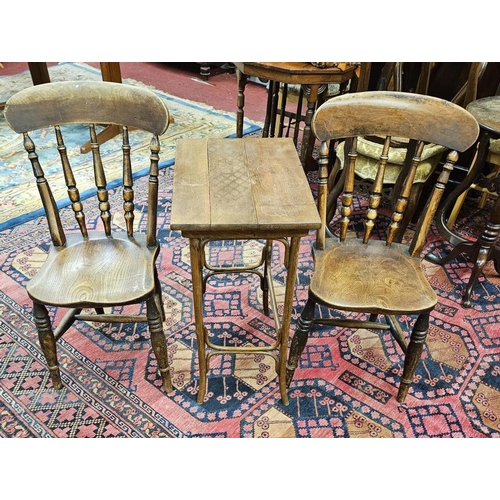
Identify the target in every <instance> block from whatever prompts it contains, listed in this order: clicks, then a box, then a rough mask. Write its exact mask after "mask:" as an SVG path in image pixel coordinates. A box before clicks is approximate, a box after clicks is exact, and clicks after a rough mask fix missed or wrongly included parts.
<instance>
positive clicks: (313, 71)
mask: <svg viewBox="0 0 500 500" xmlns="http://www.w3.org/2000/svg"><path fill="white" fill-rule="evenodd" d="M234 65H235V67H236V72H237V78H238V98H237V113H236V118H237V120H236V136H237V137H242V134H243V118H244V104H245V85H246V81H247V76H256V77H259V78H263V79H266V80H270V81H271V83H272V84H273V85H272V88H271V89H270V91H269V92H270V93H269V97H270V100H269V101H268V109H267V113H266V121H265V125H264V129H263V137H267V135H268V131H269V126H270V125H271V127H274V118H275V114H274V110H275V109H276V102H277V94H278V87H279V82H282V83H285V84H300V85H308V86H309V90H310V92H309V94H308V96H307V111H306V115H305V120H304V132H303V138H302V149H301V157H300V159H301V161H302V165H304V167H305V168H306V169H307V170H309V169H311V170H312V169H315V168H316V167H317V165H316V163H315V161H314V160H313V159H312V150H313V146H314V138H313V137H312V135H311V119H312V116H313V113H314V110H315V109H316V105H317V102H318V89H319V86H320V85H321V84H329V83H338V84H340V85H346V84H347V82H349V81H350V80H351V79H353V78H354V77H355V72H356V69H357V65H356V64H355V63H346V62H339V63H337V65H336V66H329V67H326V68H321V67H317V66H314V65H313V64H312V63H309V62H235V63H234ZM273 135H274V129H273V128H272V130H271V134H270V136H271V137H272V136H273Z"/></svg>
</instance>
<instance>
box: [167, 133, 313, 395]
mask: <svg viewBox="0 0 500 500" xmlns="http://www.w3.org/2000/svg"><path fill="white" fill-rule="evenodd" d="M320 225H321V222H320V218H319V215H318V211H317V209H316V204H315V202H314V199H313V197H312V193H311V190H310V187H309V183H308V182H307V178H306V176H305V174H304V171H303V169H302V165H301V163H300V160H299V157H298V155H297V152H296V149H295V146H294V144H293V141H292V139H288V138H275V139H262V138H258V139H251V138H249V139H180V140H178V141H177V148H176V159H175V169H174V184H173V197H172V215H171V222H170V226H171V228H172V230H175V231H181V233H182V236H184V237H186V238H189V248H190V258H191V275H192V284H193V308H194V317H195V324H196V335H197V343H198V359H199V371H200V387H199V391H198V403H202V402H203V400H204V397H205V393H206V389H207V371H208V363H209V360H210V357H211V356H212V355H213V354H217V353H220V354H223V353H226V354H227V353H233V354H234V353H262V354H267V355H271V356H273V357H274V359H275V361H276V363H277V373H278V377H279V387H280V393H281V398H282V401H283V403H284V404H288V396H287V390H286V385H285V372H286V366H285V365H286V353H287V348H288V336H289V328H290V315H291V310H292V303H293V294H294V288H295V287H294V284H295V278H296V273H297V262H298V255H299V245H300V238H301V237H302V236H305V235H307V234H308V232H309V230H311V229H317V228H319V227H320ZM248 239H256V240H263V241H264V242H265V244H264V251H263V258H262V260H261V263H260V264H262V265H263V268H264V270H263V274H262V278H263V283H264V286H263V291H266V290H267V289H268V290H269V298H270V300H271V304H272V309H273V315H274V318H275V321H276V340H275V342H274V343H273V344H272V345H269V346H263V347H260V346H250V347H232V346H224V347H223V346H218V345H214V344H213V343H212V342H211V341H210V339H209V335H208V331H207V329H206V327H205V325H204V321H203V293H204V287H205V279H206V278H205V277H204V272H205V269H206V268H207V263H206V260H205V245H206V244H207V243H208V242H210V241H214V240H248ZM273 240H279V241H282V242H285V244H286V245H287V247H288V251H287V252H286V255H287V257H286V266H287V277H286V285H285V286H286V288H285V298H284V305H283V312H282V314H281V318H280V317H279V314H278V310H277V306H276V296H275V293H274V288H273V280H272V269H271V251H272V241H273ZM254 270H255V268H254V267H250V268H230V271H229V272H235V271H239V272H253V271H254ZM211 272H212V273H214V272H215V273H217V272H228V271H227V269H226V270H224V269H218V270H215V271H214V269H213V268H211ZM265 302H266V300H264V303H265ZM264 312H266V308H264ZM276 352H277V354H275V353H276Z"/></svg>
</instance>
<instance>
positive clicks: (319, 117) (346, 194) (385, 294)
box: [286, 91, 479, 402]
mask: <svg viewBox="0 0 500 500" xmlns="http://www.w3.org/2000/svg"><path fill="white" fill-rule="evenodd" d="M312 127H313V131H314V133H315V135H316V137H317V138H318V139H320V140H321V141H322V144H321V148H320V160H319V173H318V208H319V212H320V216H321V220H322V223H323V224H322V227H321V229H320V230H319V231H318V233H317V239H316V245H315V252H314V254H315V263H314V273H313V276H312V277H311V281H310V287H309V294H308V300H307V303H306V305H305V307H304V309H303V311H302V313H301V317H300V319H299V321H298V325H297V329H296V332H295V334H294V337H293V339H292V343H291V347H290V354H289V358H288V363H287V381H286V382H287V384H290V382H291V380H292V378H293V375H294V372H295V369H296V367H297V365H298V361H299V358H300V356H301V353H302V351H303V349H304V347H305V345H306V343H307V338H308V335H309V332H310V331H311V329H312V327H313V325H314V323H325V324H330V325H333V326H349V327H351V328H380V329H383V330H386V329H389V330H390V331H391V333H392V334H393V336H394V338H395V339H396V341H397V342H398V344H399V345H400V346H401V348H402V350H403V352H404V353H405V354H406V355H405V363H404V369H403V375H402V377H401V381H400V385H399V390H398V396H397V400H398V401H399V402H404V401H405V399H406V396H407V393H408V390H409V388H410V386H411V383H412V380H413V375H414V372H415V369H416V366H417V364H418V363H419V360H420V356H421V352H422V348H423V345H424V342H425V338H426V335H427V329H428V324H429V315H430V313H431V311H432V310H433V308H434V307H435V305H436V303H437V297H436V294H435V292H434V290H433V289H432V287H431V285H430V284H429V282H428V281H427V279H426V277H425V275H424V273H423V270H422V267H421V257H420V254H421V252H422V250H423V247H424V245H425V242H426V235H427V232H428V230H429V227H430V224H431V221H432V219H433V217H434V214H435V212H436V210H437V207H438V205H439V202H440V199H441V197H442V195H443V192H444V188H445V185H446V183H447V181H448V179H449V175H450V172H451V170H452V168H453V165H454V163H455V162H456V161H457V158H458V154H457V152H456V151H455V150H458V151H464V150H466V149H467V148H469V147H470V146H471V144H473V143H474V142H475V141H476V138H477V135H478V130H479V128H478V124H477V121H476V120H475V119H474V117H473V116H472V115H471V114H470V113H468V112H467V111H466V110H464V109H463V108H461V107H459V106H457V105H455V104H452V103H450V102H448V101H444V100H441V99H437V98H434V97H428V96H423V95H417V94H412V93H406V92H388V91H372V92H369V91H368V92H360V93H354V94H345V95H342V96H339V97H336V98H334V99H331V100H330V101H328V102H326V103H324V104H323V105H322V106H320V108H319V109H318V110H317V111H316V113H315V115H314V118H313V123H312ZM358 136H376V137H380V136H382V137H385V141H383V146H382V147H381V154H380V159H379V164H378V173H377V174H376V176H375V179H374V182H373V184H372V186H371V192H370V194H369V198H368V207H367V210H366V213H365V219H364V226H365V227H364V232H363V231H360V232H361V234H355V235H353V234H351V233H350V232H349V230H351V231H352V227H351V223H352V222H353V216H354V210H355V208H354V207H355V204H354V200H355V198H356V196H357V193H356V192H355V185H354V173H355V168H356V160H357V157H358V153H357V138H358ZM386 136H387V137H386ZM391 137H396V138H398V140H401V139H403V138H406V139H407V140H409V139H411V140H413V141H416V147H415V149H414V150H413V151H411V155H412V156H411V158H410V160H411V161H409V162H408V165H409V168H408V169H407V170H406V171H405V179H404V182H403V183H402V189H401V191H400V193H399V195H398V198H397V200H396V203H395V204H394V209H393V214H392V217H391V218H390V222H389V224H388V227H387V225H386V226H385V227H384V226H382V227H381V220H380V217H379V214H378V209H379V204H380V197H381V187H382V178H383V172H384V169H385V166H386V164H387V159H388V155H387V153H388V150H389V145H390V144H391ZM342 139H347V140H346V145H345V151H346V153H347V157H346V166H345V167H344V172H343V175H342V176H341V178H340V180H339V190H340V191H341V197H340V200H341V202H340V203H339V212H340V214H339V219H338V221H339V229H338V232H337V230H336V228H333V227H332V228H330V230H329V232H328V235H330V236H331V237H327V231H326V226H327V219H326V217H327V202H326V199H327V197H328V186H327V178H328V154H329V146H328V143H329V141H331V140H335V141H338V140H342ZM427 141H428V142H432V143H435V144H440V145H443V146H445V147H447V148H450V149H452V151H451V152H450V153H449V154H448V155H447V159H446V163H445V165H444V166H443V170H442V172H441V174H440V176H439V179H438V180H437V182H436V184H435V186H434V188H433V189H432V190H431V192H430V196H429V201H428V202H427V205H426V208H425V210H424V212H423V213H422V215H421V217H420V220H419V223H418V225H417V230H416V231H415V234H414V236H413V238H412V240H411V241H410V243H409V244H408V245H406V244H401V243H396V242H394V235H395V233H396V231H397V230H398V228H399V224H400V223H401V220H402V219H403V217H404V213H405V210H406V209H407V207H408V198H409V194H410V190H411V186H412V184H413V178H414V175H415V171H416V169H417V167H418V164H419V162H420V155H421V153H422V151H423V147H424V143H425V142H427ZM406 151H408V149H407V150H406ZM375 227H377V228H378V229H379V230H378V231H375ZM384 231H385V234H386V238H385V239H381V237H380V235H381V234H382V235H383V233H384ZM358 233H359V231H358ZM334 234H339V237H337V236H333V235H334ZM317 304H320V305H322V306H326V307H329V308H332V309H335V310H340V311H351V312H357V313H366V314H368V315H369V316H368V318H366V319H367V320H369V321H368V323H367V322H366V321H364V320H354V319H353V320H341V321H337V320H336V319H331V320H325V319H321V318H319V317H315V309H316V305H317ZM379 315H380V316H383V317H384V318H385V319H386V322H385V323H378V322H377V321H376V320H377V317H378V316H379ZM397 315H415V316H418V317H417V320H416V322H415V325H414V327H413V330H412V332H411V334H410V341H409V343H408V344H406V342H405V340H404V334H403V332H402V329H401V327H400V326H399V324H398V322H397V320H396V319H395V316H397Z"/></svg>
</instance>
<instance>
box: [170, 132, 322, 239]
mask: <svg viewBox="0 0 500 500" xmlns="http://www.w3.org/2000/svg"><path fill="white" fill-rule="evenodd" d="M320 224H321V223H320V219H319V215H318V211H317V208H316V204H315V202H314V199H313V196H312V193H311V190H310V187H309V184H308V182H307V178H306V176H305V174H304V171H303V169H302V165H301V163H300V160H299V157H298V155H297V152H296V149H295V147H294V144H293V141H292V139H290V138H273V139H262V138H255V139H180V140H178V141H177V149H176V161H175V168H174V185H173V196H172V215H171V222H170V226H171V228H172V229H173V230H179V231H182V234H183V235H184V236H186V237H206V236H209V237H213V238H230V237H242V236H244V237H249V238H250V237H255V238H268V237H272V238H279V237H286V236H304V235H306V234H307V233H308V231H309V230H310V229H317V228H318V227H319V226H320Z"/></svg>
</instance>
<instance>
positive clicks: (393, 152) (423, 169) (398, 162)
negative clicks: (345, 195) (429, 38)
mask: <svg viewBox="0 0 500 500" xmlns="http://www.w3.org/2000/svg"><path fill="white" fill-rule="evenodd" d="M486 66H487V63H482V62H479V63H476V62H474V63H470V66H469V68H468V73H467V75H466V80H465V82H464V83H463V84H461V85H460V86H458V88H454V91H455V94H454V95H453V96H451V97H450V99H447V100H450V101H451V102H453V103H455V104H458V105H460V106H462V107H466V106H467V105H468V104H469V103H470V102H471V101H473V100H474V99H476V95H477V89H478V85H479V81H480V79H481V77H482V75H483V74H484V72H485V70H486ZM434 70H435V63H431V62H424V63H420V64H416V63H401V62H396V63H385V64H384V65H383V67H382V69H381V72H380V75H379V77H378V81H377V84H376V90H395V91H398V92H400V91H403V92H404V91H405V89H411V91H412V92H415V93H416V94H424V95H426V94H427V93H428V90H429V86H430V85H431V84H432V86H434V87H435V83H436V82H435V78H434ZM413 146H414V145H413ZM407 147H409V144H408V142H405V141H401V140H398V141H393V143H392V144H391V149H390V150H389V159H388V163H387V166H386V168H385V175H384V189H383V195H384V197H386V198H388V199H390V200H391V202H392V204H393V207H394V205H395V204H396V203H397V201H398V198H399V193H400V191H401V188H402V185H403V182H404V180H405V169H407V168H408V166H405V165H404V162H403V159H404V158H407V159H408V160H409V159H411V155H407V154H406V153H407V152H406V148H407ZM410 147H412V145H410ZM444 150H445V148H444V147H442V146H436V145H435V144H427V145H426V146H425V147H424V150H423V153H422V161H421V162H420V165H419V167H418V169H417V172H416V175H415V178H414V183H413V187H412V190H411V193H410V198H409V200H408V207H407V209H406V211H405V216H404V219H403V220H402V221H401V223H400V226H399V229H398V232H397V234H396V241H398V242H401V241H402V239H403V237H404V233H405V231H406V228H407V227H408V224H409V223H410V222H411V220H413V219H414V218H416V217H417V215H418V212H419V205H420V197H421V193H422V191H423V190H426V189H427V188H428V184H427V181H428V180H429V182H432V179H430V178H431V176H432V175H433V174H434V171H435V169H436V168H439V164H440V162H441V158H442V156H443V153H444ZM381 151H382V142H381V141H379V140H377V139H376V138H366V137H365V138H363V139H362V140H360V141H358V160H357V162H356V179H357V185H358V187H359V189H362V190H363V189H365V187H366V185H367V184H372V183H373V182H374V180H375V176H376V172H377V163H378V158H379V155H380V153H381ZM337 153H338V154H337V157H336V162H335V165H334V167H333V168H332V170H331V172H330V179H329V186H330V188H331V189H330V192H329V196H328V210H327V220H328V221H330V220H331V219H332V217H333V216H334V215H335V211H336V207H337V197H338V195H339V190H340V188H341V186H342V183H341V182H338V183H336V180H337V176H338V175H340V174H339V172H340V171H341V170H342V168H343V166H344V163H345V161H346V160H345V153H344V150H343V146H342V145H341V146H340V147H339V148H338V149H337ZM335 184H336V186H337V189H334V188H333V186H334V185H335Z"/></svg>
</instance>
